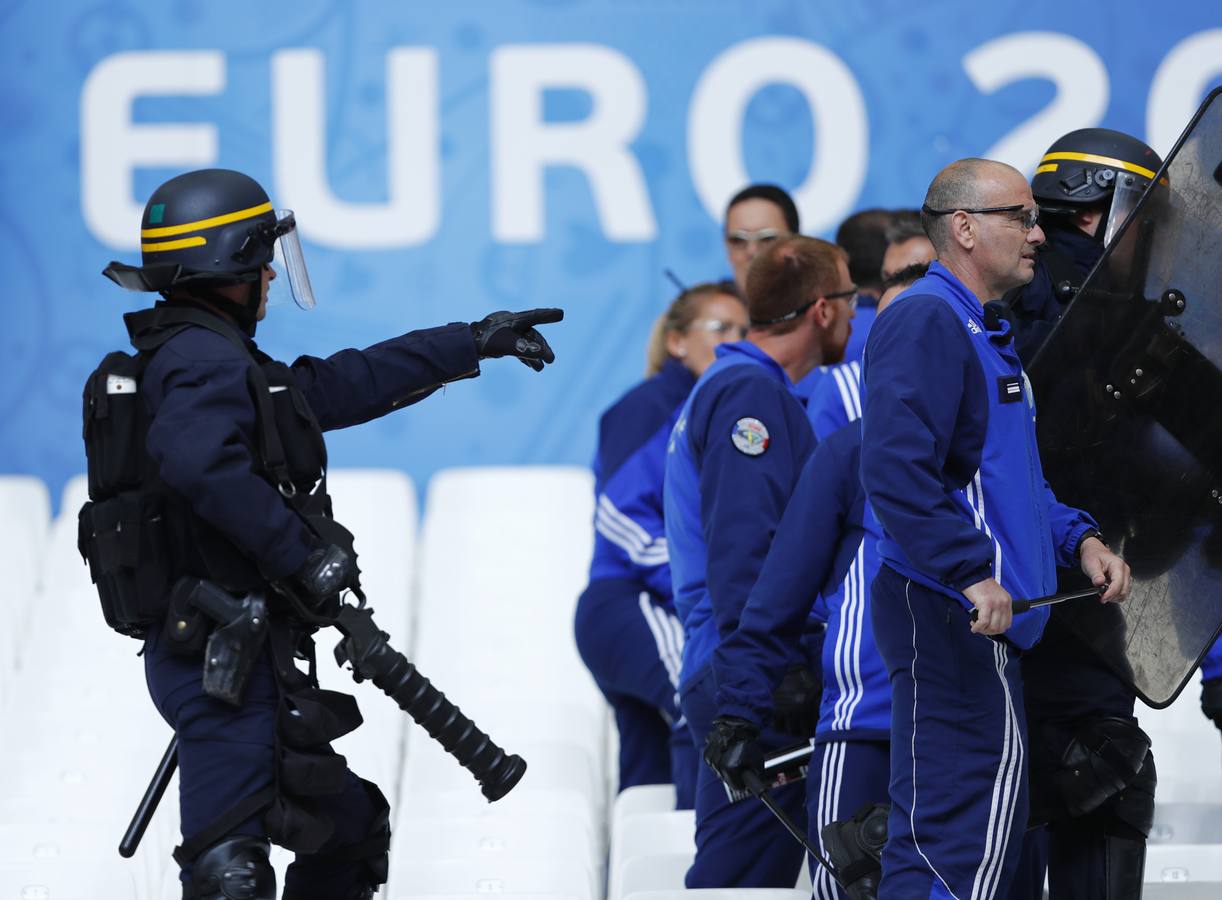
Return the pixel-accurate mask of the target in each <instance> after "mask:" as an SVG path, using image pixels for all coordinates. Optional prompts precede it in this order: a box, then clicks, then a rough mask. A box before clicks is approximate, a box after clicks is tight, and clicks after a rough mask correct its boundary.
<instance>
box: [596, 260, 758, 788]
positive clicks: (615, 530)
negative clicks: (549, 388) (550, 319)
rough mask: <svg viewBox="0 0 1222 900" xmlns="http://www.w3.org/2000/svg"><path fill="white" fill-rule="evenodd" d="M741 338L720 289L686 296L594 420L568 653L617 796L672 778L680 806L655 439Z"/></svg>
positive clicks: (673, 638) (734, 307)
mask: <svg viewBox="0 0 1222 900" xmlns="http://www.w3.org/2000/svg"><path fill="white" fill-rule="evenodd" d="M746 333H747V310H746V307H745V306H744V305H743V303H742V301H741V300H740V299H739V298H738V296H737V294H736V291H735V287H734V285H733V283H732V282H721V283H709V284H701V285H697V286H695V287H692V288H688V289H687V290H685V291H684V292H683V293H682V294H680V295H679V296H678V297H677V298H675V300H674V301H673V302H672V303H671V305H670V307H669V308H668V309H667V310H666V312H665V313H663V314H662V315H661V316H660V317H659V318H658V321H657V323H656V324H655V325H654V328H653V332H652V333H651V335H650V339H649V346H648V350H647V353H646V355H647V365H646V372H645V374H646V376H647V377H646V379H645V381H643V382H642V383H641V384H638V385H637V386H636V387H634V388H633V389H632V390H630V391H629V392H628V393H627V394H625V395H624V396H623V397H621V398H620V399H619V400H617V401H616V402H615V404H614V405H613V406H612V407H611V408H610V409H608V410H607V411H606V412H605V413H604V414H603V416H602V419H601V420H600V422H599V435H598V450H597V454H596V456H595V459H594V477H595V493H596V498H597V507H596V513H595V517H594V558H593V561H592V562H591V564H590V584H589V586H588V587H587V588H586V590H585V591H584V593H582V595H581V598H580V599H579V600H578V601H577V615H576V622H575V632H576V637H577V648H578V650H579V651H580V653H581V658H582V659H583V660H584V661H585V664H586V666H587V667H588V668H589V670H590V673H591V674H592V675H593V676H594V680H595V681H596V682H597V683H598V686H599V688H600V689H601V690H602V692H603V694H604V696H606V698H607V702H608V703H610V704H611V706H612V708H613V709H614V711H615V720H616V724H617V726H618V728H619V744H620V755H619V775H620V782H619V786H620V790H623V789H624V788H627V787H632V786H633V785H637V784H665V783H668V782H672V781H673V782H674V784H675V788H676V795H677V800H678V806H679V807H680V808H687V807H690V806H691V805H692V795H693V792H694V789H695V779H696V771H697V765H698V763H699V757H698V756H697V755H696V753H695V751H694V749H693V747H692V743H691V736H690V733H689V732H688V729H687V728H686V727H685V726H683V725H682V724H681V723H680V714H679V710H678V704H677V702H676V698H675V691H676V689H677V685H678V677H679V659H680V656H681V654H682V650H683V627H682V625H681V623H680V622H679V620H678V618H676V616H675V612H674V604H673V602H672V600H671V586H670V564H669V555H668V553H667V549H666V537H665V529H664V528H663V524H662V475H663V472H664V470H665V462H666V442H667V439H668V438H669V436H670V432H671V428H672V427H674V424H675V418H676V417H677V416H678V414H679V409H680V408H681V407H682V406H683V401H684V400H686V399H687V395H688V393H689V392H690V391H691V388H692V385H694V384H695V383H696V379H697V378H698V377H699V376H700V374H701V373H702V372H703V371H704V370H705V369H706V368H708V367H709V365H711V364H712V362H713V358H714V349H715V348H716V347H717V345H718V344H721V343H724V342H725V341H736V340H740V339H741V338H743V337H744V336H745V335H746ZM676 724H679V727H678V728H675V727H674V726H675V725H676Z"/></svg>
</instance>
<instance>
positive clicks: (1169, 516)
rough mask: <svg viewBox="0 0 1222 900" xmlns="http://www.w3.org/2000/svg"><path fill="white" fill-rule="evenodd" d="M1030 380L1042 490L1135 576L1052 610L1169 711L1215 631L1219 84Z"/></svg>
mask: <svg viewBox="0 0 1222 900" xmlns="http://www.w3.org/2000/svg"><path fill="white" fill-rule="evenodd" d="M1029 376H1030V378H1031V383H1032V387H1033V389H1034V391H1035V396H1036V398H1037V401H1038V403H1039V440H1040V456H1041V459H1042V461H1043V465H1044V471H1045V474H1046V476H1047V478H1048V481H1049V484H1051V486H1052V488H1053V490H1054V492H1055V493H1056V495H1057V497H1058V499H1060V500H1061V501H1062V502H1064V503H1068V504H1069V505H1071V506H1075V507H1078V508H1080V509H1084V510H1087V511H1088V512H1090V513H1091V514H1092V515H1093V516H1094V517H1095V518H1096V519H1097V520H1098V521H1099V527H1100V529H1101V530H1102V531H1103V534H1104V536H1105V537H1106V538H1107V540H1108V542H1109V543H1110V544H1111V545H1112V547H1113V549H1115V550H1116V551H1117V552H1119V553H1121V554H1122V555H1123V556H1124V557H1125V559H1126V560H1127V561H1128V563H1129V565H1130V566H1131V567H1132V570H1133V590H1132V593H1131V595H1130V598H1129V600H1128V601H1127V602H1125V603H1123V604H1109V605H1106V606H1104V605H1101V604H1098V603H1092V602H1089V601H1086V602H1078V603H1072V604H1068V603H1067V604H1063V605H1062V608H1061V609H1058V610H1057V613H1056V614H1057V615H1058V616H1059V617H1061V619H1062V621H1063V622H1064V624H1065V625H1067V626H1068V627H1069V628H1070V629H1071V630H1073V631H1074V632H1075V633H1077V634H1078V635H1079V636H1080V637H1081V638H1082V639H1083V640H1085V641H1086V643H1087V644H1088V645H1090V646H1091V647H1092V648H1093V649H1094V650H1095V651H1096V652H1097V653H1098V654H1099V655H1100V656H1101V657H1102V658H1103V659H1104V661H1105V662H1106V663H1107V664H1108V665H1109V666H1110V667H1111V668H1113V669H1114V670H1115V671H1116V672H1117V674H1119V675H1120V676H1121V677H1122V678H1123V679H1124V680H1125V681H1126V682H1127V683H1129V684H1130V685H1132V687H1133V688H1134V690H1135V691H1136V693H1137V696H1139V697H1140V698H1141V699H1142V701H1143V702H1145V703H1147V704H1148V705H1150V706H1153V707H1155V708H1161V707H1164V706H1167V705H1168V704H1169V703H1171V701H1173V700H1174V699H1175V697H1176V696H1177V695H1178V694H1179V692H1180V691H1181V690H1182V689H1183V687H1184V685H1185V684H1186V683H1187V682H1188V680H1189V678H1190V677H1191V675H1192V673H1193V671H1194V669H1195V667H1196V666H1197V664H1198V663H1199V662H1200V660H1201V657H1202V656H1203V655H1204V654H1205V652H1206V651H1207V650H1208V649H1209V647H1210V645H1211V644H1212V643H1213V641H1214V640H1215V638H1216V637H1217V636H1218V633H1219V631H1220V630H1222V89H1218V90H1215V91H1213V93H1211V94H1210V95H1209V97H1208V98H1207V99H1206V100H1205V102H1204V103H1203V104H1202V106H1201V108H1200V109H1199V110H1198V111H1197V114H1196V115H1195V116H1194V117H1193V119H1192V122H1191V123H1189V126H1188V128H1187V129H1186V130H1185V132H1184V134H1183V135H1182V136H1181V137H1180V139H1179V141H1178V142H1177V143H1176V145H1175V148H1174V149H1173V150H1172V151H1171V153H1170V155H1168V157H1167V161H1166V163H1165V164H1164V165H1163V168H1162V169H1161V170H1160V171H1159V173H1158V176H1157V177H1156V178H1155V180H1154V181H1153V182H1152V183H1151V184H1150V186H1149V187H1148V188H1147V190H1146V192H1145V194H1144V195H1143V196H1142V198H1141V200H1140V201H1139V202H1138V204H1137V206H1136V207H1135V208H1134V210H1133V213H1132V215H1131V216H1130V218H1129V219H1128V220H1127V222H1126V223H1125V224H1124V225H1123V226H1121V228H1120V230H1119V232H1118V233H1117V235H1116V237H1115V239H1114V240H1113V241H1112V243H1111V244H1110V245H1109V246H1108V248H1107V250H1106V252H1105V253H1104V255H1103V257H1102V258H1101V259H1100V261H1099V263H1098V265H1097V266H1096V267H1095V269H1094V270H1093V271H1092V272H1091V274H1090V276H1089V278H1088V279H1087V281H1086V283H1085V284H1084V285H1083V286H1082V289H1081V291H1079V293H1078V295H1077V296H1076V297H1075V298H1074V300H1073V302H1072V303H1071V304H1070V306H1069V308H1068V309H1067V310H1066V312H1065V315H1064V316H1063V317H1062V319H1061V321H1060V322H1059V323H1058V324H1057V326H1056V328H1055V329H1054V330H1053V332H1052V334H1051V335H1050V336H1049V338H1048V340H1047V342H1046V343H1045V344H1044V346H1043V347H1042V348H1040V351H1039V353H1038V354H1037V355H1036V357H1035V359H1034V360H1032V363H1031V367H1030V372H1029Z"/></svg>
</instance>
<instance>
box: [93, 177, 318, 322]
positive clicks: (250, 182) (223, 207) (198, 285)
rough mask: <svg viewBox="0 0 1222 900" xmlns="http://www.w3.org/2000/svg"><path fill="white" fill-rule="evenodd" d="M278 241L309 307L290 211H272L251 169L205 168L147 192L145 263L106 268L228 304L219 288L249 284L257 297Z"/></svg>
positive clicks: (135, 283) (132, 283) (121, 277)
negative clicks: (250, 174)
mask: <svg viewBox="0 0 1222 900" xmlns="http://www.w3.org/2000/svg"><path fill="white" fill-rule="evenodd" d="M277 244H279V246H280V258H281V262H282V263H283V266H284V270H285V274H287V276H288V282H289V288H290V289H291V291H292V293H293V299H294V300H295V301H296V303H297V305H298V306H300V307H301V308H303V309H310V308H312V307H313V306H314V295H313V292H312V290H311V288H310V279H309V275H308V273H307V271H306V268H305V258H304V256H303V254H302V251H301V243H300V240H299V239H298V236H297V222H296V219H295V218H294V217H293V212H292V210H285V209H279V210H278V209H273V207H272V202H271V199H270V198H269V197H268V196H267V192H266V191H265V190H263V188H262V187H260V185H259V183H258V182H257V181H255V180H254V179H253V178H251V177H250V176H249V175H243V174H242V173H241V172H234V171H232V170H230V169H201V170H199V171H197V172H187V173H185V174H183V175H179V176H177V177H175V178H171V179H170V180H169V181H167V182H165V184H163V185H161V186H160V187H159V188H157V190H155V191H153V195H152V196H151V197H149V200H148V203H147V204H145V207H144V215H143V217H142V219H141V223H140V250H141V260H142V262H143V265H141V266H139V267H136V266H128V265H124V264H123V263H120V262H111V264H110V265H109V266H107V267H106V269H105V270H104V271H103V273H102V274H104V275H105V276H106V277H107V278H109V279H111V280H112V281H114V282H115V283H116V284H118V285H120V286H121V287H125V288H127V289H128V290H132V291H157V292H159V293H161V294H162V295H165V296H168V295H169V294H170V293H171V292H172V291H173V290H174V289H176V288H181V289H183V290H185V291H187V292H189V293H191V294H195V295H199V296H203V297H205V298H206V299H208V300H209V301H211V302H219V303H222V305H227V304H229V303H232V301H225V300H224V298H220V297H219V295H217V294H216V293H215V289H216V288H218V287H226V286H229V285H234V284H250V285H251V293H252V298H257V297H258V293H259V291H260V290H261V280H262V270H263V267H264V266H266V265H270V264H271V262H272V260H273V259H274V258H275V256H276V245H277ZM251 305H253V306H257V305H258V304H257V302H255V303H252V304H251ZM229 311H231V312H232V311H233V310H229ZM246 311H247V310H243V312H244V313H245V312H246ZM249 312H250V314H251V315H253V310H249ZM243 318H245V316H244V315H243Z"/></svg>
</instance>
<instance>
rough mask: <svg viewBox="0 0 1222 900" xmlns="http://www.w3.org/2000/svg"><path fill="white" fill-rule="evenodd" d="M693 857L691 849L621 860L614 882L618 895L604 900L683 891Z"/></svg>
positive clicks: (693, 852)
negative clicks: (654, 892)
mask: <svg viewBox="0 0 1222 900" xmlns="http://www.w3.org/2000/svg"><path fill="white" fill-rule="evenodd" d="M695 856H696V851H695V849H692V850H691V851H689V852H686V853H658V854H655V855H652V856H637V857H634V858H633V859H627V860H624V861H623V862H622V863H621V864H620V866H619V876H618V878H617V879H616V880H617V884H618V889H619V893H618V894H609V895H608V900H623V898H624V897H627V896H629V895H631V894H635V893H637V892H639V891H666V890H675V889H678V888H682V887H683V878H684V876H685V875H686V874H687V870H688V869H689V868H691V865H692V860H693V859H694V858H695Z"/></svg>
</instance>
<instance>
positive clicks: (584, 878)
mask: <svg viewBox="0 0 1222 900" xmlns="http://www.w3.org/2000/svg"><path fill="white" fill-rule="evenodd" d="M392 865H393V864H392ZM388 888H389V890H387V891H386V892H385V893H386V896H388V897H393V898H395V900H408V898H414V897H417V896H420V895H428V894H536V895H537V894H565V895H567V896H571V897H575V898H577V900H598V898H599V897H600V896H601V891H600V886H599V884H598V880H597V873H595V872H593V871H591V870H590V868H589V867H588V866H585V865H583V864H581V863H579V862H575V861H572V860H547V861H538V860H519V859H488V860H482V859H481V860H471V859H462V860H443V861H438V862H417V863H414V864H411V865H407V866H395V867H394V869H393V871H392V874H391V880H390V884H389V885H388Z"/></svg>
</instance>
